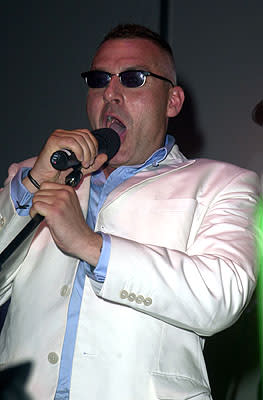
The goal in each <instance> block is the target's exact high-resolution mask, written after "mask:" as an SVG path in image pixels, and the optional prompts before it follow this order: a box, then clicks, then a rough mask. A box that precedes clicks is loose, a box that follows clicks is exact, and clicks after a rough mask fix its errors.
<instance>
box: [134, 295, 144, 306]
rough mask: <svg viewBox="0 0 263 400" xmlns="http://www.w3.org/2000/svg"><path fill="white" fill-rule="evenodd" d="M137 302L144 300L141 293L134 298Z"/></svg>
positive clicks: (140, 302)
mask: <svg viewBox="0 0 263 400" xmlns="http://www.w3.org/2000/svg"><path fill="white" fill-rule="evenodd" d="M135 301H136V303H137V304H142V303H143V302H144V297H143V296H142V295H139V296H137V297H136V299H135Z"/></svg>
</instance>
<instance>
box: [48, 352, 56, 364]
mask: <svg viewBox="0 0 263 400" xmlns="http://www.w3.org/2000/svg"><path fill="white" fill-rule="evenodd" d="M48 361H49V362H50V364H56V363H57V362H58V355H57V353H54V352H52V353H49V355H48Z"/></svg>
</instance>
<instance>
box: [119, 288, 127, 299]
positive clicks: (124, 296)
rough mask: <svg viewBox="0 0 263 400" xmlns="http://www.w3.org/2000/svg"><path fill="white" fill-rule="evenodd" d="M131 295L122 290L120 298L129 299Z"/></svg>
mask: <svg viewBox="0 0 263 400" xmlns="http://www.w3.org/2000/svg"><path fill="white" fill-rule="evenodd" d="M128 295H129V293H128V292H127V290H122V291H121V294H120V298H121V299H127V297H128Z"/></svg>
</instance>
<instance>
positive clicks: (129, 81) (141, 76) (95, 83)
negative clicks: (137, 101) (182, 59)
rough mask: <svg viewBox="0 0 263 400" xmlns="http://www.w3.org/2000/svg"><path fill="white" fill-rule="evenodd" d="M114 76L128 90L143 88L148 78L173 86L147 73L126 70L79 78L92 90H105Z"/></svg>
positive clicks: (97, 72)
mask: <svg viewBox="0 0 263 400" xmlns="http://www.w3.org/2000/svg"><path fill="white" fill-rule="evenodd" d="M115 75H116V76H118V77H119V80H120V83H121V84H122V85H123V86H126V87H128V88H138V87H141V86H143V85H144V84H145V82H146V79H147V77H148V76H152V77H154V78H157V79H161V80H162V81H166V82H169V83H170V84H171V85H172V86H174V84H173V82H172V81H170V80H169V79H167V78H164V77H163V76H160V75H156V74H154V73H153V72H149V71H140V70H128V71H123V72H120V73H118V74H110V73H109V72H105V71H97V70H93V71H88V72H82V73H81V77H82V78H83V79H84V81H85V82H86V84H87V85H88V86H89V87H90V88H92V89H99V88H105V87H106V86H107V85H108V84H109V83H110V81H111V78H112V77H113V76H115Z"/></svg>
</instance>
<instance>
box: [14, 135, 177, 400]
mask: <svg viewBox="0 0 263 400" xmlns="http://www.w3.org/2000/svg"><path fill="white" fill-rule="evenodd" d="M173 145H174V138H173V137H172V136H169V135H167V137H166V142H165V146H164V147H162V148H160V149H159V150H157V151H156V152H154V153H153V155H152V156H151V157H150V158H149V159H148V160H146V161H145V163H143V164H141V165H133V166H122V167H119V168H117V169H116V170H114V171H113V172H112V173H111V174H110V175H109V177H108V178H107V179H106V178H105V175H104V173H103V171H98V172H96V173H94V174H93V175H92V177H91V185H90V196H89V205H88V215H87V224H88V225H89V227H90V228H91V229H92V230H94V228H95V224H96V219H97V216H98V213H99V211H100V209H101V207H102V206H103V204H104V202H105V200H106V198H107V197H108V195H109V194H110V193H111V192H112V191H113V190H114V189H115V188H116V187H117V186H119V185H120V184H121V183H123V182H124V181H126V180H127V179H129V178H131V177H132V176H134V175H135V174H136V173H138V172H139V171H141V170H142V169H144V168H146V167H148V166H150V165H152V166H156V167H158V164H159V163H160V162H161V161H162V160H164V159H165V158H166V156H167V154H168V153H169V152H170V150H171V148H172V147H173ZM28 170H29V169H28V168H22V169H21V170H20V171H19V172H18V174H17V175H16V176H15V177H14V179H13V180H12V182H11V197H12V200H13V202H14V205H15V207H16V209H17V212H18V214H19V215H28V213H29V209H30V207H31V204H32V197H33V196H32V194H31V193H29V192H28V191H27V190H26V188H25V187H24V185H23V184H22V182H21V181H22V179H23V178H24V177H25V176H26V174H27V172H28ZM21 207H22V208H21ZM101 235H102V237H103V245H102V249H101V255H100V259H99V262H98V264H97V266H96V268H93V267H91V266H90V265H89V264H88V263H86V262H85V261H80V262H79V265H78V270H77V273H76V278H75V281H74V285H73V289H72V294H71V299H70V303H69V309H68V319H67V326H66V333H65V337H64V343H63V349H62V354H61V362H60V372H59V379H58V385H57V391H56V395H55V399H54V400H68V399H69V391H70V380H71V370H72V361H73V354H74V347H75V340H76V333H77V327H78V318H79V311H80V306H81V301H82V295H83V288H84V283H85V277H86V275H88V276H89V277H90V278H91V279H93V280H95V281H97V282H101V283H103V282H104V280H105V277H106V273H107V266H108V261H109V256H110V246H111V241H110V236H109V235H106V234H103V233H101Z"/></svg>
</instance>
